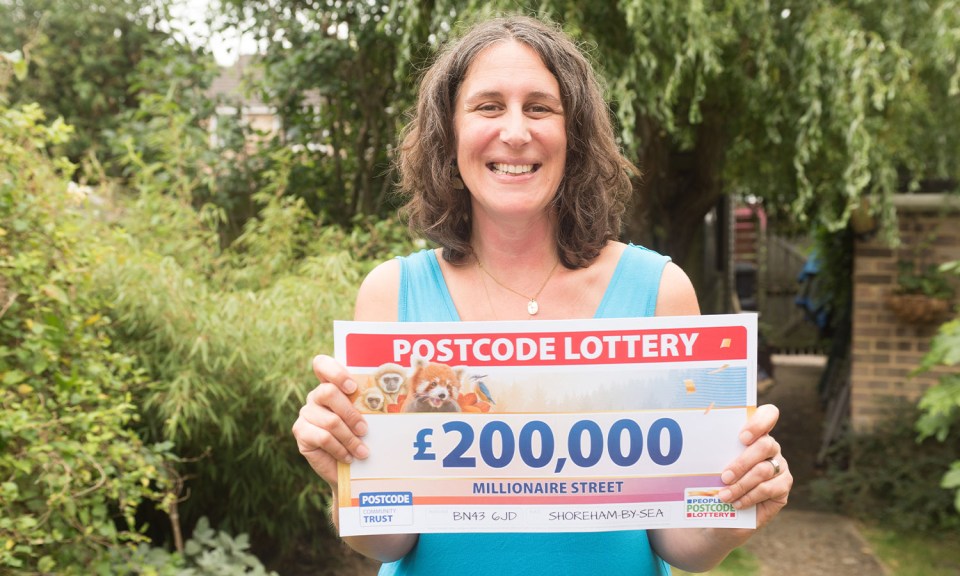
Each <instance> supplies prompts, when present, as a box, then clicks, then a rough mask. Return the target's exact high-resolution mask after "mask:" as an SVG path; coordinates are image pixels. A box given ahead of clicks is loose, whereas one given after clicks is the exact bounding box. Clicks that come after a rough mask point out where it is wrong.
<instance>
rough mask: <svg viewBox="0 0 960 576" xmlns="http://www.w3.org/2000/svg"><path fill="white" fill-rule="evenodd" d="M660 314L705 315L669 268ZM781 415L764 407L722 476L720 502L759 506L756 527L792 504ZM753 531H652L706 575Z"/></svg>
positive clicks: (658, 543) (653, 538) (683, 563)
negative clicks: (776, 466)
mask: <svg viewBox="0 0 960 576" xmlns="http://www.w3.org/2000/svg"><path fill="white" fill-rule="evenodd" d="M656 313H657V316H672V315H691V314H693V315H696V314H699V313H700V307H699V305H698V304H697V296H696V293H695V292H694V290H693V286H692V285H691V284H690V280H689V279H688V278H687V275H686V274H684V272H683V271H682V270H681V269H680V268H679V267H677V266H675V265H673V264H667V267H666V268H665V269H664V271H663V276H662V277H661V280H660V292H659V295H658V298H657V312H656ZM779 416H780V412H779V411H778V410H777V408H776V407H775V406H771V405H767V406H760V407H759V408H757V411H756V412H755V413H754V414H753V415H752V416H751V417H750V419H749V420H748V421H747V424H746V425H745V426H744V427H743V430H741V432H740V442H741V443H743V445H744V446H746V448H745V449H744V451H743V453H742V454H741V455H740V456H739V457H738V458H737V459H736V460H734V461H733V462H732V463H731V464H730V466H729V467H728V468H727V469H726V470H725V471H724V472H723V473H722V474H721V475H720V478H721V480H723V482H724V484H726V485H727V487H726V488H724V489H723V490H721V491H720V494H719V496H720V499H721V500H723V501H724V502H731V503H733V506H734V508H737V509H741V508H746V507H749V506H753V505H756V506H757V527H758V528H759V527H761V526H763V525H765V524H766V523H767V522H769V521H770V520H771V519H772V518H773V517H774V516H776V515H777V513H778V512H780V509H781V508H783V507H784V506H785V505H786V503H787V498H788V496H789V494H790V488H791V487H792V486H793V476H792V475H791V474H790V470H789V468H788V467H787V463H786V461H785V460H784V459H783V456H782V455H781V454H780V445H779V444H778V443H777V441H776V440H774V439H773V437H772V436H770V432H771V431H772V430H773V427H774V426H775V425H776V423H777V419H778V418H779ZM771 457H777V458H778V459H779V461H780V463H781V472H780V474H779V475H776V476H774V470H773V466H772V465H771V464H770V463H769V462H767V459H768V458H771ZM754 532H755V531H754V530H751V529H735V528H670V529H661V530H650V531H649V532H648V535H649V537H650V545H651V546H652V547H653V550H654V551H655V552H656V553H657V554H658V555H659V556H660V557H661V558H663V559H664V560H666V561H667V562H669V563H670V564H671V565H673V566H676V567H678V568H680V569H682V570H686V571H688V572H703V571H706V570H709V569H711V568H713V567H714V566H716V565H717V564H719V563H720V562H721V561H722V560H723V559H724V558H725V557H726V556H727V554H729V553H730V552H731V551H732V550H733V549H734V548H736V547H737V546H740V545H741V544H743V543H744V542H746V541H747V539H749V538H750V536H752V535H753V534H754Z"/></svg>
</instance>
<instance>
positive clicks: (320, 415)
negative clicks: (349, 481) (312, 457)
mask: <svg viewBox="0 0 960 576" xmlns="http://www.w3.org/2000/svg"><path fill="white" fill-rule="evenodd" d="M300 416H301V417H302V418H304V419H305V420H306V421H307V422H309V423H310V424H313V425H314V426H316V427H317V428H321V429H323V430H325V431H327V432H328V433H330V434H331V435H332V436H333V438H334V439H336V440H337V441H338V442H339V443H340V444H342V445H344V446H345V447H346V448H347V449H348V450H349V451H350V452H352V453H353V454H354V456H357V457H358V458H365V457H366V456H365V455H363V456H362V455H361V454H359V453H358V452H357V450H358V449H359V448H360V447H361V446H362V445H363V442H362V441H361V440H360V438H359V436H364V435H365V434H366V433H367V422H366V420H364V419H363V415H362V414H361V413H360V411H359V410H357V408H356V407H355V406H354V405H353V403H352V402H350V399H349V398H347V397H346V396H344V395H343V392H341V391H340V390H339V389H338V388H337V387H336V386H333V385H332V384H330V383H325V384H320V385H319V386H317V387H316V388H314V389H313V391H312V392H310V394H308V395H307V403H306V404H304V405H303V408H301V409H300Z"/></svg>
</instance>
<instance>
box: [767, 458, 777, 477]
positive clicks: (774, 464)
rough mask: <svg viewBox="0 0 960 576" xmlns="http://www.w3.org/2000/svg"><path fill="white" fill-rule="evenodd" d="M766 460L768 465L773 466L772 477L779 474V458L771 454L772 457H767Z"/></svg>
mask: <svg viewBox="0 0 960 576" xmlns="http://www.w3.org/2000/svg"><path fill="white" fill-rule="evenodd" d="M767 462H769V463H770V465H771V466H773V476H774V477H777V476H779V475H780V459H779V458H777V457H776V456H773V457H772V458H767Z"/></svg>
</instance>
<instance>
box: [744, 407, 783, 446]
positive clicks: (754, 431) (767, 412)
mask: <svg viewBox="0 0 960 576" xmlns="http://www.w3.org/2000/svg"><path fill="white" fill-rule="evenodd" d="M779 419H780V410H779V409H778V408H777V407H776V406H774V405H773V404H764V405H763V406H758V407H757V409H756V411H754V413H753V415H752V416H750V418H749V419H748V420H747V423H746V424H745V425H744V427H743V429H742V430H740V443H741V444H743V445H744V446H749V445H750V444H752V443H753V442H754V441H755V440H756V439H757V438H761V437H763V436H765V435H767V434H769V433H770V432H771V431H772V430H773V427H774V426H776V425H777V420H779Z"/></svg>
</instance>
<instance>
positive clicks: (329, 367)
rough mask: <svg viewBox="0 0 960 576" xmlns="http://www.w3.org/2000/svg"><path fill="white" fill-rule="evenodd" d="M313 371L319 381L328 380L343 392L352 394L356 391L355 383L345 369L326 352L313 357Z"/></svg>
mask: <svg viewBox="0 0 960 576" xmlns="http://www.w3.org/2000/svg"><path fill="white" fill-rule="evenodd" d="M313 373H314V374H315V375H316V377H317V379H319V380H320V382H330V383H332V384H333V385H335V386H336V387H337V388H339V389H340V390H342V391H343V393H344V394H353V393H354V392H356V391H357V383H356V382H354V381H353V379H352V378H351V377H350V373H349V372H347V369H346V368H344V367H343V365H342V364H340V363H339V362H337V361H336V360H334V359H333V358H331V357H330V356H327V355H326V354H320V355H318V356H314V357H313Z"/></svg>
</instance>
